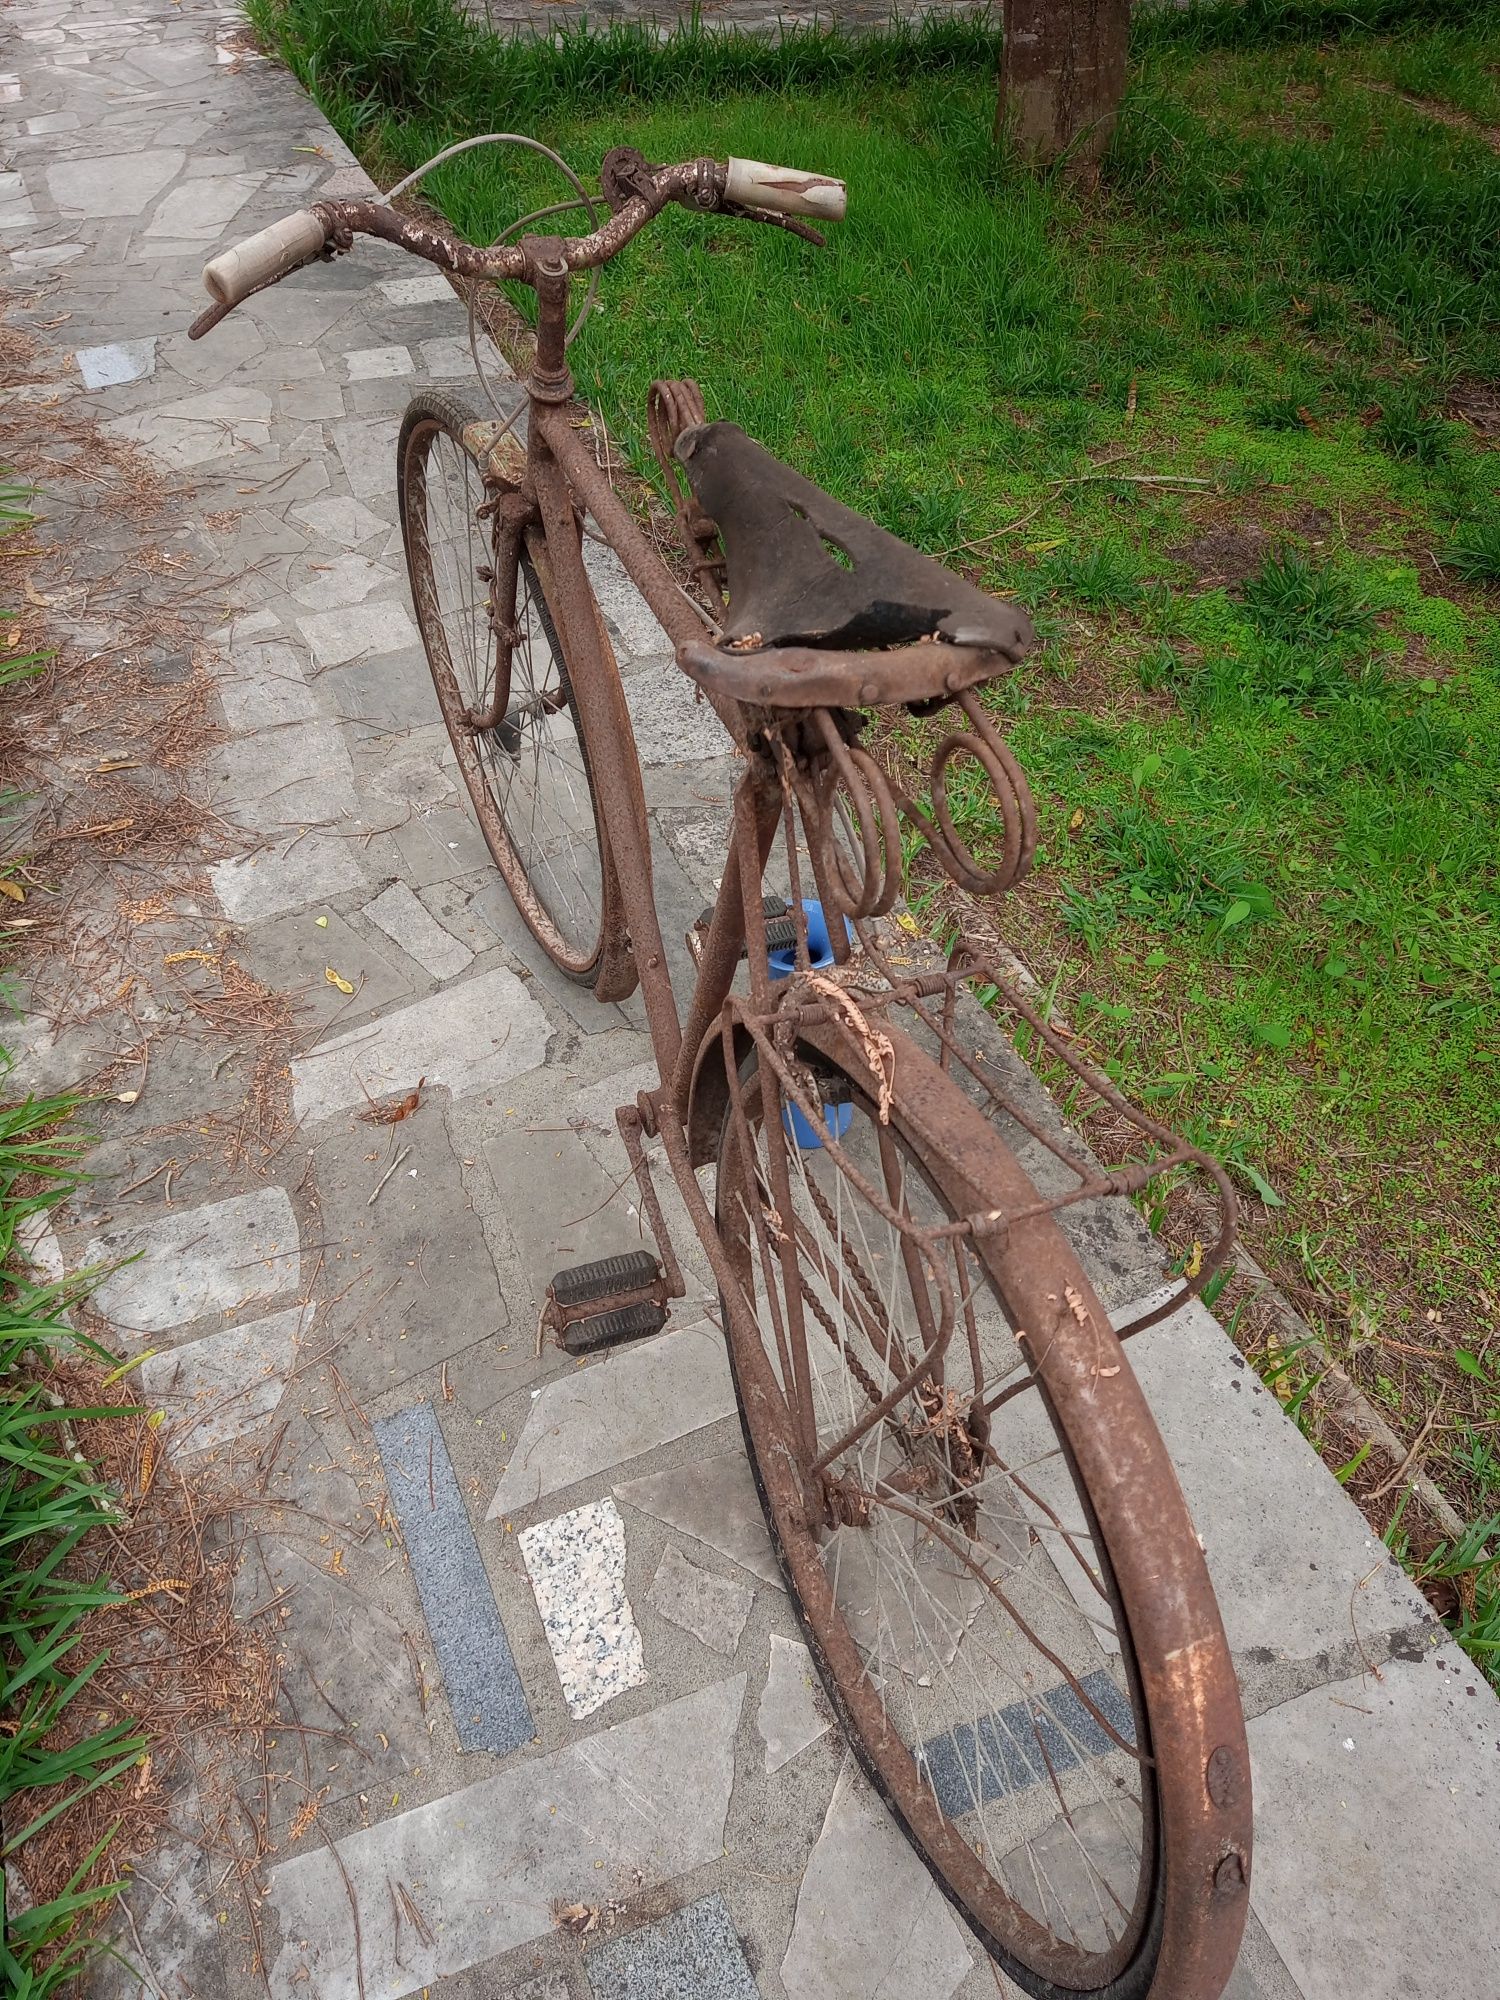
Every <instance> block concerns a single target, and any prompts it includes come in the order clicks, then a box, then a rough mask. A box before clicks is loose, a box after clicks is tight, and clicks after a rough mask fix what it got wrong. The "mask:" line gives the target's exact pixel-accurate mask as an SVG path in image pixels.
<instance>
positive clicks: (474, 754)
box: [398, 391, 620, 985]
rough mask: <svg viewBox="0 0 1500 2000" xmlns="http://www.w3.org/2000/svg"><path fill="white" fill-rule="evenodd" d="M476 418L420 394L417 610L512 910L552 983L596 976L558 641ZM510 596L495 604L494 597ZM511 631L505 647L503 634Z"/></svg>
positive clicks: (593, 890) (588, 777) (409, 444)
mask: <svg viewBox="0 0 1500 2000" xmlns="http://www.w3.org/2000/svg"><path fill="white" fill-rule="evenodd" d="M479 421H480V419H479V417H478V415H477V413H476V412H475V411H474V410H472V409H471V408H470V407H469V406H468V405H467V404H465V403H463V402H461V401H460V400H458V399H457V398H455V397H452V396H447V395H444V394H442V393H441V392H434V391H424V392H423V393H422V394H420V395H418V396H417V397H416V398H415V399H414V400H413V402H412V403H411V404H410V406H409V407H408V409H407V412H406V418H405V421H404V422H403V424H402V427H401V438H400V444H399V447H398V456H399V479H400V496H401V526H402V532H403V535H404V538H405V542H406V560H407V568H408V570H409V572H410V576H411V591H412V602H413V604H414V605H415V607H416V612H417V623H418V625H419V627H420V629H421V633H422V643H423V645H424V647H425V648H426V652H427V663H428V666H429V667H430V669H431V671H432V678H433V683H434V685H435V686H436V689H437V696H438V704H439V707H440V708H441V710H442V714H443V720H444V722H445V723H446V724H447V728H448V735H449V737H450V739H451V741H452V743H453V750H454V755H455V756H456V758H457V760H458V767H459V770H460V772H461V773H462V776H463V780H464V784H465V786H466V787H467V789H468V793H469V797H470V799H471V801H472V802H473V806H474V812H475V816H476V817H477V819H478V821H479V825H480V829H481V831H482V832H483V834H484V837H485V840H486V842H487V843H488V845H489V849H490V852H491V854H493V856H494V857H495V861H496V863H497V865H498V866H499V869H500V872H501V874H502V875H503V876H504V877H505V881H506V884H507V886H508V888H509V889H510V892H511V896H512V898H513V899H514V902H515V905H516V908H517V909H518V910H519V911H520V913H521V916H522V917H523V918H524V919H525V922H526V924H527V926H528V928H529V929H530V930H531V932H532V934H533V935H534V936H535V937H536V939H537V941H538V943H539V944H541V946H542V948H543V949H544V950H545V951H546V953H547V955H548V957H549V958H550V959H551V960H552V962H553V964H554V965H556V966H557V968H558V970H559V971H560V972H564V973H566V974H567V976H568V977H569V978H570V979H576V980H578V981H579V982H580V983H581V984H584V985H592V984H593V983H594V981H595V979H596V977H597V976H598V971H599V965H600V960H601V957H602V955H603V951H604V943H605V938H606V936H607V935H608V934H609V932H610V927H611V925H612V924H613V925H614V926H615V927H616V928H618V924H619V921H620V919H619V915H618V910H619V889H618V886H617V884H616V882H615V879H614V871H613V868H612V866H611V865H610V862H609V859H608V850H607V848H606V846H605V840H604V830H603V825H602V822H601V818H600V814H599V809H598V804H597V801H596V799H595V796H594V779H593V771H592V769H591V767H590V763H589V755H588V744H587V742H586V740H585V737H584V734H583V728H582V725H581V723H580V721H579V717H578V711H577V706H576V704H575V702H574V699H573V689H572V683H571V681H570V678H569V674H568V667H567V660H566V657H565V654H564V650H563V646H562V644H561V641H560V637H559V625H558V620H557V618H556V615H555V611H554V606H553V599H552V592H551V587H550V584H551V579H550V575H549V571H548V565H547V556H546V548H545V544H544V543H543V542H542V540H541V538H540V536H539V535H535V536H532V537H530V538H528V539H519V538H517V536H516V531H515V530H513V529H506V528H505V527H503V526H499V527H497V525H496V522H495V520H493V519H491V518H490V517H485V518H483V519H481V518H480V516H479V509H480V507H481V506H482V505H483V504H484V502H485V501H486V499H493V498H494V492H493V490H491V491H490V492H488V493H487V492H486V488H485V482H484V478H483V474H482V471H481V468H480V465H479V463H478V461H477V460H476V458H475V456H474V454H473V452H472V451H471V450H470V449H469V447H468V446H467V445H466V444H465V442H464V433H465V430H466V428H467V427H468V426H470V425H473V424H477V423H478V422H479ZM501 600H503V601H501ZM497 626H498V627H499V628H500V629H501V631H507V630H508V631H510V632H512V633H513V634H514V637H513V639H512V640H511V642H510V643H509V644H508V645H507V644H505V643H503V642H502V641H501V640H500V639H499V638H498V637H497V631H496V628H497Z"/></svg>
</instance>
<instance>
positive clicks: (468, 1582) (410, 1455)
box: [375, 1403, 536, 1757]
mask: <svg viewBox="0 0 1500 2000" xmlns="http://www.w3.org/2000/svg"><path fill="white" fill-rule="evenodd" d="M375 1442H376V1443H377V1444H378V1445H379V1447H380V1456H381V1460H382V1461H383V1463H384V1465H385V1483H386V1485H387V1486H388V1487H389V1488H390V1493H391V1500H392V1503H393V1504H394V1506H395V1509H396V1516H397V1519H398V1520H399V1521H400V1523H401V1533H402V1536H403V1538H404V1540H405V1542H406V1552H407V1554H408V1555H409V1556H410V1558H411V1570H412V1575H413V1576H414V1577H415V1578H416V1582H417V1591H418V1594H419V1595H420V1597H421V1599H422V1611H423V1614H424V1615H425V1617H426V1619H427V1629H428V1631H429V1632H430V1633H431V1634H432V1644H433V1647H434V1650H435V1651H436V1653H437V1658H438V1667H439V1669H440V1670H441V1672H442V1676H443V1686H444V1687H445V1688H446V1690H447V1693H448V1703H449V1706H450V1707H451V1708H452V1710H453V1721H454V1726H455V1727H456V1729H457V1730H458V1740H459V1744H460V1745H461V1747H462V1748H463V1749H465V1750H488V1751H490V1752H492V1754H493V1755H495V1756H497V1757H503V1756H504V1755H505V1754H506V1752H507V1751H510V1750H516V1749H519V1747H520V1746H521V1744H523V1743H529V1742H530V1741H531V1740H532V1738H533V1737H534V1736H535V1735H536V1725H535V1723H534V1722H533V1721H532V1719H531V1704H530V1703H529V1702H528V1701H527V1699H526V1690H525V1688H524V1687H523V1686H522V1685H521V1676H520V1674H519V1673H518V1672H517V1670H516V1663H515V1659H514V1657H513V1655H512V1653H511V1650H510V1641H509V1640H508V1639H507V1638H506V1636H505V1627H504V1625H503V1624H502V1623H501V1621H500V1612H499V1609H498V1607H497V1606H496V1603H495V1595H494V1592H493V1591H492V1590H491V1589H490V1580H489V1578H488V1576H486V1574H485V1569H484V1564H483V1563H482V1562H481V1561H480V1558H479V1544H478V1543H477V1542H476V1541H475V1539H474V1531H473V1529H472V1528H471V1527H470V1526H469V1516H468V1512H467V1510H466V1509H465V1507H464V1503H463V1495H462V1494H461V1493H460V1492H459V1490H458V1480H457V1478H456V1477H455V1476H454V1471H453V1464H452V1461H451V1460H450V1458H449V1457H448V1447H447V1446H446V1445H445V1444H444V1443H443V1433H442V1431H441V1429H440V1428H439V1426H438V1420H437V1417H436V1415H435V1413H434V1411H433V1408H432V1405H431V1404H430V1403H417V1404H415V1405H414V1406H413V1408H411V1409H409V1410H400V1411H398V1412H397V1414H396V1415H395V1416H394V1417H385V1418H382V1420H381V1421H380V1422H379V1423H377V1424H376V1425H375Z"/></svg>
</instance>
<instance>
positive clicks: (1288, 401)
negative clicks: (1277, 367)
mask: <svg viewBox="0 0 1500 2000" xmlns="http://www.w3.org/2000/svg"><path fill="white" fill-rule="evenodd" d="M1245 418H1246V421H1247V422H1248V423H1251V424H1253V425H1254V426H1255V428H1256V429H1257V430H1261V431H1305V430H1310V429H1311V428H1312V423H1313V416H1312V411H1311V410H1310V409H1309V407H1308V399H1307V397H1306V395H1305V394H1304V393H1303V392H1302V391H1301V390H1298V389H1289V390H1280V391H1278V392H1277V393H1276V394H1275V395H1271V396H1261V397H1259V398H1258V399H1257V400H1256V401H1255V402H1253V403H1251V404H1250V405H1249V407H1248V408H1247V409H1246V411H1245Z"/></svg>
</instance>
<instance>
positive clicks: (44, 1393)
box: [0, 1097, 144, 2000]
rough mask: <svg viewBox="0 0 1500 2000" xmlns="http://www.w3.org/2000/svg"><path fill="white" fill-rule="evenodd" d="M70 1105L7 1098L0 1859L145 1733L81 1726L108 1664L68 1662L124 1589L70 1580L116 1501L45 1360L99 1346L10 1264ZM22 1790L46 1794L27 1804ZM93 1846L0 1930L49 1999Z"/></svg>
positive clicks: (93, 1903) (0, 1956)
mask: <svg viewBox="0 0 1500 2000" xmlns="http://www.w3.org/2000/svg"><path fill="white" fill-rule="evenodd" d="M77 1109H78V1101H77V1100H76V1099H75V1098H72V1097H51V1098H27V1099H26V1100H24V1101H23V1102H22V1103H19V1104H12V1105H9V1106H6V1107H5V1108H4V1110H3V1111H0V1263H3V1264H4V1266H5V1267H6V1277H5V1280H4V1283H5V1288H6V1292H7V1295H8V1296H7V1297H6V1299H5V1301H4V1320H3V1324H0V1577H3V1578H4V1585H3V1589H0V1714H3V1715H4V1716H5V1718H6V1727H5V1729H4V1731H3V1732H0V1814H3V1817H4V1826H5V1843H4V1846H3V1847H0V1859H3V1858H7V1857H10V1856H13V1855H14V1854H15V1853H16V1852H17V1850H18V1849H20V1848H21V1847H22V1846H23V1845H24V1843H25V1842H26V1841H27V1840H29V1839H30V1838H31V1837H32V1836H33V1835H34V1834H36V1833H39V1832H40V1831H41V1830H42V1828H44V1827H45V1826H47V1825H49V1824H50V1823H51V1822H52V1821H53V1820H54V1819H56V1818H58V1817H60V1815H61V1814H63V1813H64V1812H66V1811H67V1810H68V1808H69V1807H70V1806H72V1805H74V1804H75V1803H76V1802H77V1801H78V1800H80V1799H82V1798H83V1797H85V1796H86V1795H87V1794H89V1793H91V1792H94V1791H97V1790H98V1789H99V1788H100V1787H101V1786H104V1785H107V1784H109V1783H111V1782H112V1781H113V1780H114V1779H116V1778H118V1777H120V1776H121V1775H122V1774H123V1773H124V1772H125V1771H126V1770H128V1769H129V1768H130V1766H131V1765H132V1764H133V1763H135V1761H136V1760H137V1759H138V1757H139V1756H140V1754H141V1751H142V1748H143V1745H144V1739H143V1738H141V1737H140V1736H139V1735H137V1734H136V1733H135V1732H134V1731H133V1730H132V1729H131V1728H130V1727H129V1726H128V1725H125V1724H113V1725H111V1726H110V1727H108V1728H105V1729H100V1730H95V1731H93V1732H92V1733H89V1732H79V1731H78V1730H77V1729H76V1727H75V1725H74V1704H75V1703H76V1702H77V1701H78V1700H79V1698H80V1696H82V1695H83V1694H84V1691H85V1690H86V1689H87V1687H88V1685H89V1683H90V1681H91V1680H92V1679H93V1677H94V1675H95V1674H96V1673H97V1672H98V1669H99V1667H100V1666H101V1664H102V1655H101V1656H96V1657H95V1658H93V1659H91V1660H88V1661H85V1662H84V1663H83V1664H82V1665H81V1666H80V1665H78V1664H77V1663H76V1662H75V1659H74V1657H73V1656H74V1652H75V1649H76V1647H77V1644H78V1639H79V1627H80V1625H81V1624H82V1621H83V1620H84V1618H85V1617H86V1616H87V1614H88V1613H89V1612H90V1611H93V1610H97V1609H99V1608H100V1607H101V1606H103V1605H106V1604H109V1603H112V1602H114V1601H115V1600H114V1598H113V1596H112V1594H111V1592H110V1591H109V1590H108V1589H107V1588H105V1587H103V1586H101V1585H99V1584H96V1583H80V1582H78V1581H76V1580H75V1579H74V1578H73V1576H72V1575H71V1574H70V1559H71V1558H72V1557H73V1556H74V1554H75V1552H76V1551H77V1550H78V1548H79V1545H80V1544H81V1543H82V1542H83V1540H84V1538H85V1537H86V1536H87V1535H89V1534H90V1533H91V1532H93V1531H94V1530H95V1529H97V1528H100V1527H102V1526H104V1525H105V1524H106V1523H108V1522H109V1521H110V1520H112V1519H113V1518H114V1508H113V1504H112V1502H111V1500H110V1497H109V1495H108V1493H107V1492H106V1490H105V1489H104V1487H103V1486H102V1485H101V1483H100V1482H99V1480H98V1479H97V1478H96V1477H95V1475H94V1473H93V1471H92V1469H91V1468H90V1467H89V1466H88V1465H87V1464H84V1463H80V1461H79V1460H78V1459H77V1458H76V1457H75V1455H74V1451H73V1446H72V1437H71V1431H70V1426H71V1424H72V1423H73V1421H74V1420H75V1419H77V1418H78V1417H80V1416H88V1415H93V1414H95V1413H94V1412H92V1411H81V1410H75V1409H70V1408H68V1407H66V1406H63V1405H61V1404H60V1403H59V1402H58V1400H57V1399H56V1397H55V1396H54V1395H53V1394H52V1393H51V1391H50V1390H49V1388H48V1387H47V1385H46V1381H45V1370H46V1366H47V1363H48V1362H49V1360H50V1359H51V1358H52V1357H53V1356H54V1355H55V1353H56V1352H57V1351H58V1350H59V1349H60V1348H64V1347H71V1346H76V1345H83V1346H85V1347H88V1348H90V1349H91V1350H92V1351H93V1352H95V1353H96V1354H97V1353H98V1350H97V1349H94V1348H93V1344H92V1343H91V1342H87V1341H82V1340H81V1337H80V1336H78V1335H76V1334H75V1333H74V1332H73V1330H72V1328H71V1327H70V1326H69V1325H68V1323H67V1320H66V1318H65V1317H64V1314H65V1311H66V1307H67V1304H68V1303H69V1292H68V1288H67V1287H65V1286H63V1285H58V1284H37V1283H35V1282H33V1281H32V1280H31V1279H30V1278H29V1277H28V1276H27V1275H25V1273H24V1272H23V1271H20V1270H18V1269H16V1268H15V1266H16V1264H17V1262H18V1260H19V1258H20V1257H21V1256H22V1255H23V1254H24V1252H23V1249H22V1244H21V1240H20V1239H21V1237H22V1236H23V1235H24V1233H25V1229H26V1226H27V1225H28V1224H29V1223H34V1222H35V1221H36V1220H37V1219H39V1218H40V1217H41V1216H42V1215H43V1214H44V1213H45V1211H46V1210H47V1209H48V1208H50V1207H51V1206H52V1205H53V1204H54V1203H56V1202H57V1201H59V1200H60V1199H61V1198H62V1196H63V1195H64V1194H66V1193H67V1191H68V1189H69V1188H70V1187H71V1186H72V1185H74V1183H75V1178H76V1177H75V1174H74V1167H75V1164H76V1158H77V1153H78V1149H79V1145H80V1143H81V1142H80V1140H79V1139H78V1138H77V1137H76V1135H74V1134H72V1133H70V1132H69V1131H68V1130H67V1126H68V1123H69V1121H70V1120H71V1119H72V1118H73V1117H74V1115H75V1114H76V1112H77ZM74 1295H76V1288H74ZM28 1795H41V1796H43V1797H45V1799H46V1800H47V1801H48V1802H47V1803H46V1804H45V1805H39V1806H37V1807H31V1808H28V1804H27V1798H28ZM100 1851H101V1850H100V1849H97V1848H96V1849H95V1851H94V1853H92V1854H91V1855H89V1856H88V1857H87V1859H86V1860H85V1862H84V1863H83V1864H82V1866H81V1867H80V1868H79V1869H78V1870H77V1871H76V1873H75V1875H74V1878H73V1880H72V1881H71V1882H69V1883H68V1885H67V1886H66V1888H65V1889H64V1890H63V1892H62V1893H61V1894H60V1895H57V1896H54V1897H52V1898H50V1899H49V1900H48V1901H46V1902H45V1903H41V1904H38V1905H36V1906H34V1907H32V1908H30V1909H27V1910H24V1911H21V1912H19V1913H15V1912H12V1913H10V1914H9V1915H8V1916H7V1920H6V1922H5V1926H4V1941H3V1943H0V1974H3V1975H4V1978H5V1980H6V1981H7V1982H8V1983H7V1984H6V1987H5V1991H6V1992H8V1993H12V1994H16V1995H30V1996H33V2000H41V1996H43V1995H45V1994H49V1993H52V1992H54V1991H55V1990H57V1988H58V1987H60V1986H61V1985H63V1984H64V1983H65V1982H66V1981H67V1980H68V1979H70V1978H72V1977H74V1976H75V1975H76V1973H77V1971H78V1969H79V1967H80V1965H81V1963H82V1961H83V1959H84V1958H85V1957H86V1955H87V1953H88V1951H89V1948H90V1944H89V1925H88V1922H87V1920H88V1919H89V1918H90V1917H92V1916H95V1915H97V1914H98V1911H99V1909H100V1907H101V1905H103V1904H105V1903H106V1902H108V1900H109V1899H110V1898H111V1897H112V1896H113V1894H114V1893H115V1885H114V1884H111V1883H108V1882H106V1883H103V1884H98V1883H94V1884H90V1885H88V1886H84V1884H85V1878H86V1877H87V1876H88V1875H89V1874H90V1872H91V1871H92V1868H93V1865H94V1863H95V1862H96V1861H97V1860H98V1858H99V1855H100ZM3 1893H4V1892H3V1888H0V1895H3Z"/></svg>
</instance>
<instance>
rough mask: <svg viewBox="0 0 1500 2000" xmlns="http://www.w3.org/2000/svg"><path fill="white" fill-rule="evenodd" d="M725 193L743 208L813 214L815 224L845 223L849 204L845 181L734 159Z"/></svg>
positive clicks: (778, 213) (790, 168)
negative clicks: (845, 214)
mask: <svg viewBox="0 0 1500 2000" xmlns="http://www.w3.org/2000/svg"><path fill="white" fill-rule="evenodd" d="M724 194H725V198H726V199H727V200H729V201H732V202H735V203H736V204H737V205H738V206H739V207H741V208H768V209H770V210H772V212H773V213H775V214H776V215H810V216H811V217H812V218H813V220H814V221H815V222H842V221H843V219H844V210H845V207H846V206H847V204H848V191H847V189H846V188H845V186H844V183H843V182H842V181H836V180H832V179H830V177H829V176H828V175H827V174H801V173H798V171H797V169H796V168H795V167H768V166H767V165H766V164H765V162H764V161H763V160H731V161H730V162H729V171H728V174H727V175H726V177H725V181H724Z"/></svg>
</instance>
